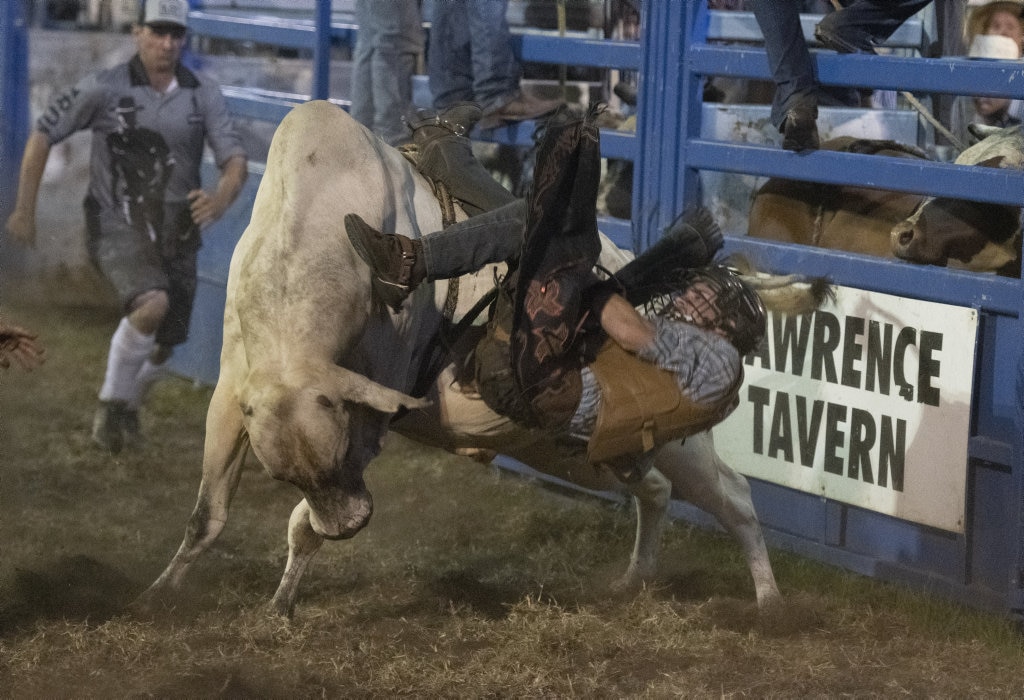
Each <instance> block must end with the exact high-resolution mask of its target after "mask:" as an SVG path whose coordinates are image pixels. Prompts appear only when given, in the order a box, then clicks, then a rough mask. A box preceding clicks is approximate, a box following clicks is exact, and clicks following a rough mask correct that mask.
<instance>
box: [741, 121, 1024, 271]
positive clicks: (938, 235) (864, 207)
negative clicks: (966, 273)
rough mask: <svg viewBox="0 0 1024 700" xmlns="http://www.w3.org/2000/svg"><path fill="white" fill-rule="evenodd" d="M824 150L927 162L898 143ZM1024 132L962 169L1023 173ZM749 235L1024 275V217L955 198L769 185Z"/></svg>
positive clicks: (853, 143)
mask: <svg viewBox="0 0 1024 700" xmlns="http://www.w3.org/2000/svg"><path fill="white" fill-rule="evenodd" d="M822 149H825V150H834V151H844V152H854V153H865V154H873V155H886V156H893V157H900V158H912V159H926V156H925V154H924V153H923V152H921V151H919V150H918V149H916V148H912V147H908V146H904V145H902V144H898V143H896V142H893V141H879V140H870V139H854V138H851V137H841V138H837V139H832V140H830V141H826V142H825V143H823V144H822ZM1022 159H1024V145H1022V137H1021V130H1020V127H1019V126H1017V127H1012V128H1009V129H1001V130H996V131H995V133H992V134H991V135H990V136H988V138H986V139H984V140H983V141H981V142H980V143H978V144H976V145H975V146H972V147H971V148H969V149H967V150H965V151H964V152H963V153H962V154H961V155H960V157H959V158H957V160H956V162H957V163H958V164H961V165H978V166H982V167H998V168H1016V169H1022V168H1024V165H1022V164H1021V161H1022ZM747 233H748V235H750V236H753V237H755V238H764V239H768V240H777V241H782V242H786V243H800V244H803V245H813V246H816V247H819V248H828V249H831V250H844V251H847V252H851V253H861V254H865V255H875V256H878V257H887V258H892V257H896V258H901V259H903V260H907V261H908V262H913V263H918V264H931V265H948V266H949V267H957V268H960V269H966V270H972V271H975V272H997V273H999V274H1003V275H1008V276H1015V277H1016V276H1019V275H1020V257H1021V240H1020V209H1019V208H1018V207H1010V206H1000V205H996V204H987V203H981V202H974V201H969V200H965V199H953V198H948V197H923V196H922V195H917V194H911V193H906V192H896V191H888V190H879V189H872V188H865V187H855V186H840V185H829V184H821V183H813V182H803V181H797V180H786V179H782V178H771V179H769V180H768V181H767V182H766V183H765V184H764V185H763V186H762V187H761V188H760V189H759V190H758V191H757V193H756V194H755V197H754V201H753V203H752V205H751V208H750V216H749V226H748V231H747Z"/></svg>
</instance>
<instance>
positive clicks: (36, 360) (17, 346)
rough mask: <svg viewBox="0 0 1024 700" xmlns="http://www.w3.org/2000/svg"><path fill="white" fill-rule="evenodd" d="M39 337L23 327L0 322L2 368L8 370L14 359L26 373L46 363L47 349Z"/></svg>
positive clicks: (0, 363)
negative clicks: (39, 340)
mask: <svg viewBox="0 0 1024 700" xmlns="http://www.w3.org/2000/svg"><path fill="white" fill-rule="evenodd" d="M37 338H38V336H37V335H36V334H35V333H32V332H31V331H28V330H25V329H24V328H22V327H21V326H9V325H7V324H6V323H4V322H3V321H2V320H0V368H2V369H7V368H8V367H10V366H11V360H12V359H13V360H14V361H15V362H17V363H18V364H19V365H21V367H22V369H24V370H25V371H29V372H30V371H32V369H34V368H35V367H38V366H39V365H41V364H43V362H45V361H46V357H45V356H46V349H45V348H43V346H42V345H41V344H40V343H39V342H38V340H37Z"/></svg>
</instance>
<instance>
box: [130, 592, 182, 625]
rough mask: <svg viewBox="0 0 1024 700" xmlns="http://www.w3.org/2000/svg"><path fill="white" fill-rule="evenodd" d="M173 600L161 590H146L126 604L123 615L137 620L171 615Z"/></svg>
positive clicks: (173, 597)
mask: <svg viewBox="0 0 1024 700" xmlns="http://www.w3.org/2000/svg"><path fill="white" fill-rule="evenodd" d="M175 598H176V596H174V595H172V594H169V593H168V591H165V590H163V589H154V588H152V587H151V588H147V589H146V590H144V591H143V592H142V593H141V594H140V595H139V596H138V597H137V598H136V599H135V600H133V601H132V602H131V603H129V604H128V607H127V608H126V609H125V613H126V614H128V615H129V616H131V617H133V618H135V619H138V620H152V619H153V618H157V617H162V616H165V615H168V614H170V613H173V612H174V610H175V608H176V607H177V606H176V604H175V602H176V601H175Z"/></svg>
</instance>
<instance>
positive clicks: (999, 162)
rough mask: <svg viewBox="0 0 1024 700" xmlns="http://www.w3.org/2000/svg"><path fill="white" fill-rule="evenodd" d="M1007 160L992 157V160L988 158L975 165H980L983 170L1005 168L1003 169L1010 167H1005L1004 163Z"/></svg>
mask: <svg viewBox="0 0 1024 700" xmlns="http://www.w3.org/2000/svg"><path fill="white" fill-rule="evenodd" d="M1005 160H1006V156H992V157H991V158H986V159H985V160H983V161H981V162H979V163H975V165H980V166H981V167H983V168H1003V167H1009V166H1004V165H1003V162H1004V161H1005Z"/></svg>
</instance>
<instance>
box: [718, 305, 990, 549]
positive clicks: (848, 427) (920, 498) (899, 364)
mask: <svg viewBox="0 0 1024 700" xmlns="http://www.w3.org/2000/svg"><path fill="white" fill-rule="evenodd" d="M837 291H838V295H837V299H836V302H835V303H834V304H828V305H826V306H825V307H823V308H822V309H820V310H818V311H817V312H815V313H814V314H810V315H807V316H800V317H788V316H774V315H771V314H770V315H769V323H768V333H767V337H766V338H765V342H764V343H763V344H762V346H761V348H760V350H759V351H758V352H757V353H756V354H753V355H751V356H749V357H748V358H747V362H746V381H745V382H744V384H743V387H742V389H740V405H739V407H738V408H737V409H736V411H735V412H734V413H733V414H732V415H731V416H730V417H729V419H728V420H726V421H725V422H723V423H722V424H721V425H719V426H716V427H715V431H714V432H715V447H716V448H717V450H718V452H719V453H720V454H721V455H722V456H723V457H724V458H725V459H726V460H727V461H728V462H729V463H730V464H731V465H732V466H733V467H734V468H735V469H737V470H738V471H740V472H741V473H743V474H746V475H748V476H751V477H755V478H758V479H763V480H765V481H770V482H773V483H776V484H781V485H783V486H788V487H791V488H795V489H799V490H801V491H806V492H807V493H813V494H817V495H820V496H824V497H826V498H830V499H834V500H837V501H842V502H843V503H849V504H851V505H855V506H859V507H862V508H867V509H870V510H873V511H877V512H880V513H886V514H888V515H892V516H894V517H897V518H902V519H904V520H910V521H913V522H917V523H921V524H924V525H930V526H933V527H937V528H941V529H943V530H949V531H952V532H963V531H964V503H965V496H964V493H965V488H966V474H967V441H968V437H969V428H970V411H971V389H972V385H973V379H974V356H975V343H976V339H977V330H978V315H977V312H976V311H975V310H974V309H969V308H963V307H959V306H949V305H946V304H936V303H932V302H924V301H915V300H912V299H903V298H901V297H895V296H890V295H888V294H879V293H877V292H865V291H862V290H858V289H852V288H849V287H838V288H837Z"/></svg>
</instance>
